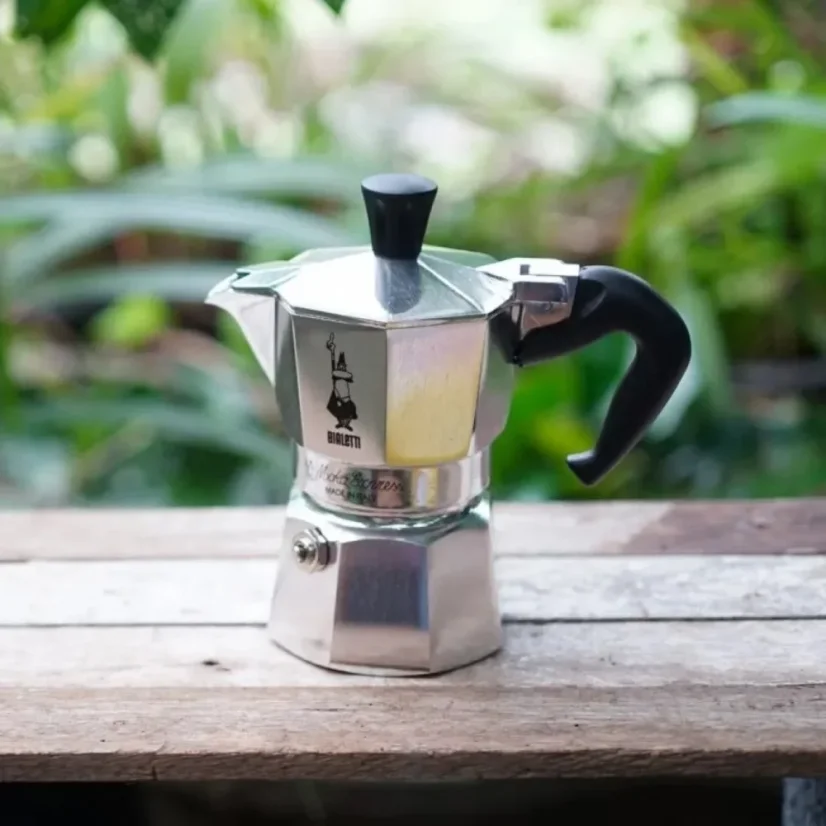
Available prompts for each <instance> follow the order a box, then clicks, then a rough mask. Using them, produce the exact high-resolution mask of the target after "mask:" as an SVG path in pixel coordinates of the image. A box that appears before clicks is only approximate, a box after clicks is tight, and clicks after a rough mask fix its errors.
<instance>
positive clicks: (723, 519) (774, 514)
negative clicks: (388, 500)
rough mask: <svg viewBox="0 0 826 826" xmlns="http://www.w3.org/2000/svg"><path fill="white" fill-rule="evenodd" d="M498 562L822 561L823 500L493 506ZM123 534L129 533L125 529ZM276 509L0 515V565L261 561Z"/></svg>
mask: <svg viewBox="0 0 826 826" xmlns="http://www.w3.org/2000/svg"><path fill="white" fill-rule="evenodd" d="M494 515H495V522H494V524H495V528H496V542H497V549H498V552H499V554H500V555H503V556H519V555H549V554H562V555H564V554H592V555H598V554H627V553H634V554H700V553H703V554H721V553H722V554H817V553H826V500H824V499H822V498H821V499H816V498H811V499H789V500H785V499H781V500H767V501H753V502H727V501H722V502H680V503H671V502H610V503H600V504H589V503H558V504H549V505H542V506H541V507H540V506H537V505H532V504H514V503H507V504H505V503H498V504H497V505H496V506H495V508H494ZM126 525H128V529H125V526H126ZM282 526H283V509H282V508H277V507H273V508H190V509H187V508H181V509H171V510H118V509H115V510H105V511H84V510H38V511H10V512H5V513H0V560H3V559H5V560H23V559H108V558H112V557H120V558H123V559H142V558H149V557H153V558H165V559H170V558H178V559H181V558H192V557H196V558H205V557H210V558H221V557H263V558H269V557H272V556H274V555H276V554H277V552H278V544H279V541H280V535H281V529H282Z"/></svg>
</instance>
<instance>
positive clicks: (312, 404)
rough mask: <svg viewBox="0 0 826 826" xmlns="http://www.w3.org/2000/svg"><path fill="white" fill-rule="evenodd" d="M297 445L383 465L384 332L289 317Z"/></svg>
mask: <svg viewBox="0 0 826 826" xmlns="http://www.w3.org/2000/svg"><path fill="white" fill-rule="evenodd" d="M292 328H293V341H294V344H293V346H294V350H295V357H296V365H297V374H298V397H299V403H300V415H301V439H300V440H297V441H299V443H300V444H301V445H302V446H303V447H306V448H309V449H310V450H313V451H316V452H318V453H323V454H324V455H326V456H329V457H330V458H333V459H340V460H343V461H345V462H351V463H353V464H356V465H379V464H384V462H385V456H384V434H385V415H386V409H387V403H386V398H387V356H386V348H385V331H384V330H381V329H376V328H370V327H360V326H357V325H355V324H342V323H339V322H336V321H331V320H324V319H317V318H306V317H303V316H294V317H293V318H292Z"/></svg>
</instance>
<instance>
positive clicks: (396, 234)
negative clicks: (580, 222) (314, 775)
mask: <svg viewBox="0 0 826 826" xmlns="http://www.w3.org/2000/svg"><path fill="white" fill-rule="evenodd" d="M362 192H363V195H364V201H365V206H366V211H367V221H368V223H369V227H370V238H371V245H370V246H364V247H347V248H338V249H319V250H312V251H310V252H305V253H303V254H301V255H299V256H297V257H296V258H293V259H291V260H290V261H278V262H273V263H268V264H263V265H257V266H254V267H247V268H243V269H240V270H238V271H237V272H236V273H235V274H234V275H233V276H231V277H230V278H228V279H226V280H225V281H222V282H221V283H220V284H218V285H217V286H216V287H215V288H214V289H213V290H212V291H211V292H210V294H209V297H208V298H207V301H208V303H210V304H214V305H217V306H218V307H222V308H223V309H225V310H227V311H228V312H229V313H231V314H232V315H233V316H234V318H235V319H236V321H237V322H238V324H239V325H240V326H241V328H242V330H243V332H244V334H245V335H246V338H247V340H248V341H249V344H250V346H251V348H252V350H253V352H254V353H255V355H256V356H257V358H258V361H259V362H260V363H261V366H262V367H263V369H264V372H265V373H266V374H267V376H268V377H269V379H270V381H271V382H272V383H273V384H274V386H275V397H276V401H277V404H278V407H279V409H280V414H281V420H282V422H283V428H284V430H285V431H286V433H287V435H288V436H289V437H290V438H291V439H292V440H293V442H294V443H295V445H296V452H295V462H296V467H295V481H294V485H293V489H292V493H291V496H290V500H289V505H288V507H287V516H286V524H285V528H284V534H283V537H282V538H281V549H280V555H279V567H278V575H277V581H276V584H275V592H274V596H273V600H272V610H271V615H270V619H269V626H268V628H269V634H270V636H271V638H272V640H273V641H274V642H275V643H277V644H278V645H279V646H281V647H282V648H284V649H286V650H287V651H289V652H292V654H294V655H297V656H298V657H300V658H302V659H304V660H308V661H310V662H312V663H315V664H317V665H320V666H324V667H326V668H331V669H335V670H339V671H349V672H355V673H362V674H379V675H423V674H435V673H439V672H444V671H448V670H451V669H455V668H457V667H459V666H463V665H467V664H469V663H472V662H474V661H477V660H480V659H482V658H484V657H486V656H487V655H490V654H492V653H494V652H495V651H496V650H498V649H499V648H500V646H501V644H502V629H501V619H500V615H499V605H498V599H497V590H496V583H495V581H494V576H493V565H492V562H493V547H492V544H491V543H492V535H491V507H490V498H489V494H488V481H489V465H490V447H491V443H492V442H493V440H494V439H495V438H496V437H497V435H498V434H499V433H500V432H501V431H502V429H503V428H504V426H505V422H506V420H507V416H508V406H509V403H510V395H511V390H512V387H513V381H514V367H515V366H516V367H522V366H525V365H530V364H534V363H536V362H540V361H544V360H545V359H551V358H555V357H557V356H562V355H564V354H566V353H570V352H572V351H574V350H577V349H579V348H581V347H584V346H586V345H588V344H590V343H591V342H593V341H595V340H597V339H598V338H601V337H602V336H605V335H608V334H610V333H613V332H617V331H622V332H625V333H628V334H630V335H631V336H632V338H633V339H634V341H635V343H636V355H635V357H634V359H633V362H632V363H631V365H630V367H629V368H628V370H627V372H626V374H625V376H624V378H623V379H622V381H621V383H620V385H619V387H618V389H617V390H616V392H615V394H614V396H613V399H612V401H611V404H610V407H609V409H608V412H607V414H606V417H605V421H604V424H603V426H602V430H601V433H600V434H599V437H598V439H597V440H596V444H595V446H594V448H593V449H592V450H589V451H587V452H585V453H580V454H577V455H572V456H570V457H569V458H568V466H569V468H570V470H571V471H572V472H573V473H574V474H575V475H576V476H577V477H578V478H579V479H580V481H581V482H582V483H584V484H586V485H590V484H593V483H595V482H597V481H598V480H599V479H601V478H602V477H603V476H604V475H605V474H606V473H607V472H608V471H609V470H610V469H611V468H612V467H614V465H616V464H617V463H618V462H619V461H620V460H621V459H622V458H623V456H624V455H625V454H626V453H628V451H629V450H631V449H632V448H633V447H634V446H635V444H636V443H637V442H638V440H639V439H640V438H641V436H642V435H643V433H644V432H645V430H646V428H647V427H648V426H649V425H650V424H651V422H652V421H653V420H654V418H655V417H656V416H657V415H658V414H659V412H660V410H661V409H662V407H663V405H664V404H665V403H666V402H667V401H668V399H669V398H670V396H671V394H672V393H673V391H674V389H675V387H676V386H677V384H678V382H679V381H680V379H681V377H682V375H683V373H684V372H685V369H686V367H687V365H688V362H689V358H690V353H691V343H690V339H689V335H688V331H687V329H686V325H685V324H684V323H683V321H682V319H681V318H680V316H679V315H678V314H677V312H676V311H675V310H674V309H673V308H672V307H671V306H670V305H669V304H668V303H666V301H664V300H663V298H661V297H660V296H659V295H658V294H657V293H656V292H654V290H653V289H652V288H651V287H650V286H648V284H646V283H645V282H644V281H642V280H641V279H639V278H637V277H636V276H634V275H632V274H630V273H628V272H625V271H622V270H619V269H615V268H613V267H607V266H587V267H581V266H579V265H577V264H567V263H563V262H562V261H558V260H555V259H539V258H511V259H508V260H505V261H495V260H494V259H492V258H490V257H488V256H486V255H482V254H479V253H473V252H465V251H462V250H452V249H445V248H441V247H423V241H424V237H425V231H426V228H427V222H428V219H429V216H430V211H431V208H432V206H433V201H434V199H435V196H436V185H435V184H434V183H433V182H432V181H430V180H427V179H425V178H421V177H418V176H415V175H404V174H387V175H376V176H374V177H371V178H368V179H366V180H365V181H363V183H362ZM275 541H276V538H275V537H274V540H273V542H274V548H273V550H274V551H275Z"/></svg>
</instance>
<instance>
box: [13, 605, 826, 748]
mask: <svg viewBox="0 0 826 826" xmlns="http://www.w3.org/2000/svg"><path fill="white" fill-rule="evenodd" d="M505 636H506V640H505V646H504V648H503V650H502V651H501V652H500V653H499V654H497V655H496V656H495V657H491V658H489V659H487V660H485V661H483V662H481V663H478V664H476V665H474V666H472V667H469V668H462V669H459V670H458V671H454V672H452V673H450V674H445V675H442V676H440V677H439V678H438V679H422V680H412V679H411V680H402V681H399V680H397V679H394V678H385V679H381V678H376V677H363V676H358V675H345V674H338V673H336V672H333V671H326V670H323V669H319V668H316V667H315V666H312V665H309V664H308V663H305V662H302V661H300V660H296V659H295V658H294V657H292V656H291V655H289V654H287V653H285V652H283V651H282V650H281V649H279V648H278V647H276V646H275V645H273V644H272V643H271V642H270V641H269V640H268V639H267V637H266V634H264V632H263V631H262V629H260V628H251V627H245V626H240V627H238V626H234V627H226V626H207V627H204V626H200V627H192V626H188V627H187V626H179V627H163V626H160V627H158V626H155V627H134V626H132V627H91V628H89V627H87V628H4V629H0V688H6V689H15V688H16V689H23V688H26V689H29V688H38V689H49V690H52V691H58V692H60V691H63V690H65V689H72V690H74V689H79V690H80V689H88V690H102V691H104V692H106V693H107V694H108V695H109V696H111V697H112V698H113V699H114V698H115V697H117V693H118V691H121V690H127V689H133V688H134V689H139V688H140V689H143V688H146V689H151V688H165V689H166V688H169V689H172V688H175V689H182V690H187V691H188V690H190V689H230V688H231V689H237V690H238V691H239V692H242V691H243V690H244V689H247V688H261V689H264V688H273V689H279V688H300V687H312V686H316V687H319V688H330V687H336V686H337V687H340V688H352V687H354V686H364V687H365V690H373V689H377V688H383V687H398V688H400V689H403V690H407V689H408V688H409V687H410V686H413V685H415V686H416V688H417V690H420V691H433V690H439V691H441V690H443V689H446V688H447V689H450V690H452V691H458V690H459V689H463V688H467V687H470V688H473V687H484V686H487V687H491V688H494V687H495V688H500V689H502V690H509V689H512V688H529V687H533V688H537V689H547V690H556V689H559V688H576V687H580V688H583V689H586V688H588V689H591V688H593V689H598V688H599V689H607V688H615V689H620V688H629V689H630V688H641V687H656V686H668V685H677V686H687V685H693V686H705V687H707V688H708V689H709V692H710V696H713V693H712V692H713V691H716V690H717V689H718V688H722V687H726V686H729V687H730V686H744V685H757V686H764V687H765V686H783V685H789V684H793V685H814V684H826V658H824V657H823V651H824V650H826V621H824V620H782V621H764V620H752V621H743V622H736V623H734V622H702V623H698V622H661V623H654V622H646V623H549V624H547V625H538V626H533V625H509V626H506V627H505ZM56 696H57V695H56ZM182 696H183V695H182ZM216 713H217V709H216ZM824 748H826V742H825V743H824Z"/></svg>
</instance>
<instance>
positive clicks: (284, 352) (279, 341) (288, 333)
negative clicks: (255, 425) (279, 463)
mask: <svg viewBox="0 0 826 826" xmlns="http://www.w3.org/2000/svg"><path fill="white" fill-rule="evenodd" d="M268 300H269V301H271V302H272V303H273V304H275V298H270V299H268ZM275 317H276V324H275V333H276V335H275V374H276V380H275V401H276V403H277V405H278V412H279V415H280V417H281V425H282V427H283V428H284V432H285V433H286V434H287V436H289V438H290V439H292V440H293V441H294V442H296V443H297V444H302V443H303V441H304V431H303V426H302V420H301V399H300V393H299V389H300V388H299V377H298V361H297V354H296V350H295V323H294V319H293V316H292V314H291V313H290V312H289V310H287V308H286V307H284V305H283V304H280V303H279V304H278V305H277V306H276V310H275Z"/></svg>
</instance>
